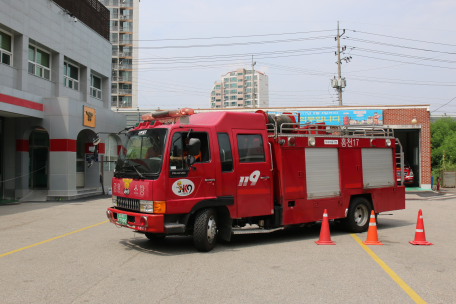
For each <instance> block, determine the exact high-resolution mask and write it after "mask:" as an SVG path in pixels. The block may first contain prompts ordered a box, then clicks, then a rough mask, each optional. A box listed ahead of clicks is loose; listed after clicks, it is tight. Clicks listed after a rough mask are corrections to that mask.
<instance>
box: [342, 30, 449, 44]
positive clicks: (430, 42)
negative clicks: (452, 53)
mask: <svg viewBox="0 0 456 304" xmlns="http://www.w3.org/2000/svg"><path fill="white" fill-rule="evenodd" d="M348 31H353V32H355V33H362V34H368V35H375V36H380V37H387V38H394V39H402V40H408V41H414V42H423V43H429V44H437V45H445V46H455V47H456V44H447V43H440V42H432V41H424V40H416V39H410V38H404V37H396V36H388V35H382V34H375V33H369V32H363V31H358V30H348Z"/></svg>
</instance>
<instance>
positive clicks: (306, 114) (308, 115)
mask: <svg viewBox="0 0 456 304" xmlns="http://www.w3.org/2000/svg"><path fill="white" fill-rule="evenodd" d="M268 113H269V114H281V113H280V112H268ZM293 113H294V114H295V117H296V121H298V114H297V113H299V114H300V119H301V121H300V123H302V124H305V123H309V124H315V123H321V122H324V123H325V124H326V125H333V126H334V125H337V126H339V125H344V126H360V125H365V126H368V125H370V126H372V125H376V126H378V125H383V110H335V111H297V112H293Z"/></svg>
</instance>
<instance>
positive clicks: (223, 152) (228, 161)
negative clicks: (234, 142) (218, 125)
mask: <svg viewBox="0 0 456 304" xmlns="http://www.w3.org/2000/svg"><path fill="white" fill-rule="evenodd" d="M217 138H218V144H219V149H220V164H221V165H222V172H232V171H233V155H232V152H231V144H230V136H229V135H228V134H226V133H217Z"/></svg>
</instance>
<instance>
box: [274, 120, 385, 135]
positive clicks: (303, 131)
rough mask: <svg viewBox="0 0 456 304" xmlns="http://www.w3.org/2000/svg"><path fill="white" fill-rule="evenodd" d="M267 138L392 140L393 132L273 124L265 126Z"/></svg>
mask: <svg viewBox="0 0 456 304" xmlns="http://www.w3.org/2000/svg"><path fill="white" fill-rule="evenodd" d="M266 126H267V129H268V132H274V134H273V135H269V137H274V138H277V137H279V136H288V137H310V136H312V137H351V138H379V137H382V138H390V139H394V130H393V129H391V128H378V127H347V126H332V125H325V124H301V123H294V122H293V123H282V124H280V125H279V126H278V127H277V124H276V123H275V124H274V123H269V124H266Z"/></svg>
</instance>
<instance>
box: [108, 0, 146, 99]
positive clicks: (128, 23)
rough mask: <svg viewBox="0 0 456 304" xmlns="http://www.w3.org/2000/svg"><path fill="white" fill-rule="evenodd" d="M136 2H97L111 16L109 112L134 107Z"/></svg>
mask: <svg viewBox="0 0 456 304" xmlns="http://www.w3.org/2000/svg"><path fill="white" fill-rule="evenodd" d="M139 1H140V0H100V2H101V3H102V4H103V5H104V6H106V7H107V8H108V9H109V11H110V13H111V26H110V40H111V43H112V74H111V82H112V83H111V94H112V96H111V101H112V103H111V105H112V108H136V107H138V67H137V65H136V62H137V61H136V59H137V58H138V33H139V31H138V26H139Z"/></svg>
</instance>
